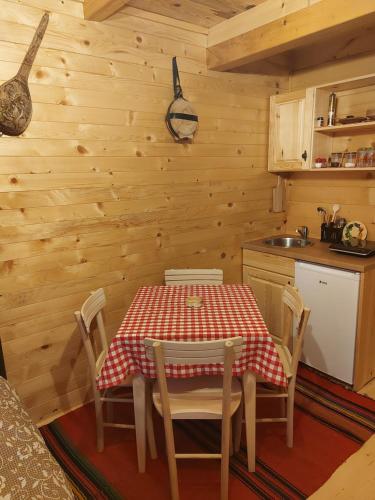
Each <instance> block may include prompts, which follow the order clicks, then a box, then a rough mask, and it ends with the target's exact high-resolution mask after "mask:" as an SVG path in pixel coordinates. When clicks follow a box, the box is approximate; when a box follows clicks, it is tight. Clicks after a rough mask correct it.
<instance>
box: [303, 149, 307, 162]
mask: <svg viewBox="0 0 375 500" xmlns="http://www.w3.org/2000/svg"><path fill="white" fill-rule="evenodd" d="M302 158H303V159H304V160H305V161H306V160H307V151H306V149H305V151H304V152H303V153H302Z"/></svg>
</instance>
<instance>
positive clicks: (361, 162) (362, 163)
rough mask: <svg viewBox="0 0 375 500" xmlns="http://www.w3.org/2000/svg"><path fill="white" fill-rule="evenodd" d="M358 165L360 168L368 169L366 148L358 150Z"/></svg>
mask: <svg viewBox="0 0 375 500" xmlns="http://www.w3.org/2000/svg"><path fill="white" fill-rule="evenodd" d="M356 165H357V167H359V168H363V167H367V149H366V148H359V149H358V151H357V162H356Z"/></svg>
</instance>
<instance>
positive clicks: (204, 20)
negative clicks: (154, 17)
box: [129, 0, 266, 27]
mask: <svg viewBox="0 0 375 500" xmlns="http://www.w3.org/2000/svg"><path fill="white" fill-rule="evenodd" d="M265 1H266V0H184V1H183V2H176V1H175V0H158V1H157V2H155V0H130V1H129V5H130V6H132V7H137V8H138V9H143V10H145V11H148V12H152V13H155V14H162V15H164V16H167V17H171V18H173V19H179V20H182V21H188V22H189V23H192V24H196V25H199V26H205V27H210V26H214V25H215V24H218V23H220V22H222V21H223V20H224V19H229V18H231V17H233V16H235V15H237V14H240V13H241V12H244V11H245V10H248V9H252V8H254V7H256V6H257V5H259V4H262V3H263V2H265Z"/></svg>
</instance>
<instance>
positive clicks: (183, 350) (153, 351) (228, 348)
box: [145, 337, 243, 420]
mask: <svg viewBox="0 0 375 500" xmlns="http://www.w3.org/2000/svg"><path fill="white" fill-rule="evenodd" d="M242 343H243V339H242V337H233V338H230V339H221V340H212V341H203V342H177V341H169V340H164V341H162V340H155V339H145V348H146V357H147V359H149V360H151V361H155V364H156V373H157V378H158V381H159V389H160V399H161V404H162V408H163V415H167V417H168V418H169V419H170V406H169V395H168V385H167V378H166V375H165V365H166V364H175V365H199V364H211V363H212V364H216V363H223V364H224V376H223V420H224V418H225V419H227V418H230V416H229V415H230V399H231V398H230V395H231V390H232V368H233V363H234V362H235V360H237V359H239V358H240V357H241V354H242Z"/></svg>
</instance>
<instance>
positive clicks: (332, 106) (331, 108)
mask: <svg viewBox="0 0 375 500" xmlns="http://www.w3.org/2000/svg"><path fill="white" fill-rule="evenodd" d="M336 108H337V96H336V94H335V93H334V92H332V93H331V94H330V95H329V104H328V119H327V126H328V127H333V126H334V125H335V122H336Z"/></svg>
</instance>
